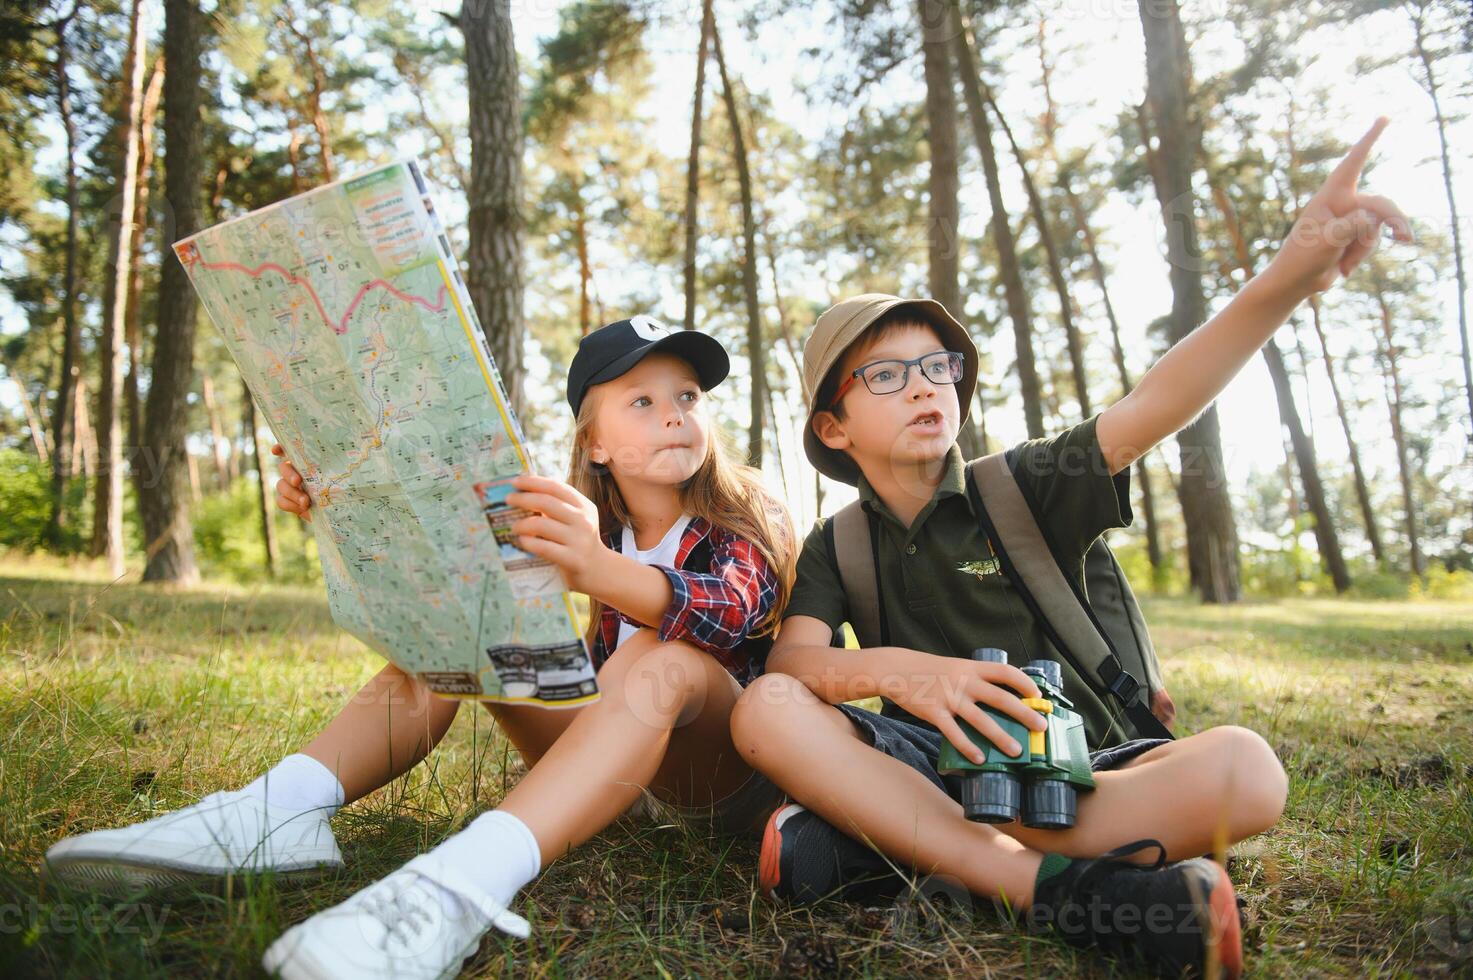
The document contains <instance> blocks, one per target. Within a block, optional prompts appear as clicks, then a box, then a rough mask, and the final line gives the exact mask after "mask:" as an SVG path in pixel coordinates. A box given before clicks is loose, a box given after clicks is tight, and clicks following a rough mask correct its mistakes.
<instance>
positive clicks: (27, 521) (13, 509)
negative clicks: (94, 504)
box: [0, 449, 86, 552]
mask: <svg viewBox="0 0 1473 980" xmlns="http://www.w3.org/2000/svg"><path fill="white" fill-rule="evenodd" d="M85 492H86V488H85V487H84V486H83V485H82V481H81V480H74V481H72V484H71V487H70V489H69V493H68V496H67V503H68V505H69V510H70V512H71V513H73V514H75V513H78V512H79V511H78V508H80V507H81V506H82V505H83V503H84V497H83V494H84V493H85ZM0 500H3V501H5V520H4V521H0V547H3V548H15V549H19V550H21V551H25V552H31V551H35V550H36V549H37V548H40V547H41V546H42V544H43V543H44V539H45V535H46V521H47V518H48V517H49V516H50V514H51V472H50V470H48V469H47V468H46V467H45V466H42V465H41V461H40V460H39V459H37V458H36V457H35V456H34V455H32V454H31V453H26V452H21V451H20V450H18V449H0ZM64 533H65V534H66V535H67V536H66V538H64V539H63V540H62V541H60V542H57V547H58V550H68V551H73V550H76V549H77V548H78V547H80V545H81V536H80V533H79V532H77V531H75V530H69V531H65V532H64Z"/></svg>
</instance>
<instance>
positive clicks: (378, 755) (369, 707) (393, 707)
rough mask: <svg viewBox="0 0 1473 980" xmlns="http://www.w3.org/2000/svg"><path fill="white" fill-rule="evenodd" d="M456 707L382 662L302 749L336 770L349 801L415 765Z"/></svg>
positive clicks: (445, 727)
mask: <svg viewBox="0 0 1473 980" xmlns="http://www.w3.org/2000/svg"><path fill="white" fill-rule="evenodd" d="M459 707H460V702H459V701H455V700H452V699H450V698H442V697H437V696H436V695H435V694H434V693H433V692H432V691H430V689H429V688H427V687H425V686H424V685H423V684H421V683H420V682H419V681H417V680H415V679H414V678H413V677H411V676H409V675H408V674H406V673H404V671H402V670H400V669H399V668H398V667H395V666H394V665H393V664H386V665H385V666H384V669H383V670H381V671H379V672H378V673H377V674H375V675H374V677H373V679H372V680H370V681H369V682H368V683H367V684H365V685H363V687H362V688H361V689H360V690H359V691H358V693H357V694H355V695H353V697H352V699H351V700H349V701H348V703H347V704H346V705H344V706H343V709H342V710H341V711H339V712H338V713H337V717H335V718H333V720H332V721H330V722H328V724H327V727H326V728H324V729H323V730H322V731H321V732H319V733H318V735H317V737H316V738H314V739H312V741H310V742H308V743H307V745H306V746H305V747H304V748H303V749H302V750H301V751H302V752H303V753H304V754H306V755H310V756H311V757H312V758H314V759H316V760H317V761H318V762H320V763H322V764H323V765H324V766H326V767H327V768H328V769H330V770H332V771H333V772H334V773H336V774H337V777H338V782H340V783H342V784H343V797H344V799H343V802H344V803H345V804H347V803H352V802H353V801H354V800H356V799H359V798H360V797H362V796H366V795H367V794H368V793H371V792H373V791H374V790H376V789H378V788H379V787H380V786H383V785H385V784H386V783H388V782H390V781H391V780H393V779H396V778H397V777H399V776H401V775H403V774H404V773H406V772H408V771H409V770H410V769H412V768H414V766H415V765H416V764H417V763H418V762H419V761H420V760H421V759H423V758H424V757H425V756H426V755H428V754H429V751H430V749H432V748H434V747H435V745H436V744H437V743H438V742H439V741H440V739H442V738H444V737H445V732H447V731H448V730H449V729H450V723H451V722H452V721H454V720H455V712H456V709H458V708H459Z"/></svg>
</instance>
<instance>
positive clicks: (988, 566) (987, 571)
mask: <svg viewBox="0 0 1473 980" xmlns="http://www.w3.org/2000/svg"><path fill="white" fill-rule="evenodd" d="M956 570H957V571H959V572H966V573H967V574H968V575H975V576H977V581H979V582H985V581H987V579H988V578H989V577H991V576H994V575H1001V574H1002V565H1001V563H999V562H998V560H997V556H996V555H988V556H987V557H986V558H983V559H981V560H979V561H964V562H960V563H958V564H957V566H956Z"/></svg>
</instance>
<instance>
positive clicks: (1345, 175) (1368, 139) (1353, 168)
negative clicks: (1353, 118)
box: [1325, 116, 1391, 192]
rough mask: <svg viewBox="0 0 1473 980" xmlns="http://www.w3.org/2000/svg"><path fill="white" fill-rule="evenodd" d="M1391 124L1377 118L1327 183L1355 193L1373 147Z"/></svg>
mask: <svg viewBox="0 0 1473 980" xmlns="http://www.w3.org/2000/svg"><path fill="white" fill-rule="evenodd" d="M1390 122H1391V120H1390V119H1388V118H1387V117H1386V116H1377V117H1376V121H1375V122H1373V123H1371V128H1370V129H1368V130H1366V134H1365V135H1364V136H1362V137H1361V138H1360V139H1359V140H1357V141H1356V144H1355V145H1354V146H1352V147H1351V148H1350V150H1349V152H1347V153H1346V154H1345V156H1344V157H1343V158H1342V159H1341V160H1340V162H1339V163H1338V164H1336V165H1335V169H1334V170H1333V171H1332V172H1331V173H1330V177H1329V179H1328V180H1326V181H1325V183H1327V184H1333V185H1335V186H1336V187H1337V188H1339V189H1343V190H1347V191H1351V192H1354V191H1355V189H1356V187H1357V186H1358V185H1359V184H1360V175H1361V171H1362V170H1364V169H1365V166H1366V160H1368V159H1369V158H1370V156H1371V147H1373V146H1375V145H1376V140H1378V139H1380V137H1381V131H1382V130H1384V129H1385V128H1386V126H1387V125H1388V124H1389V123H1390Z"/></svg>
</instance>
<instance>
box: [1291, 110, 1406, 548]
mask: <svg viewBox="0 0 1473 980" xmlns="http://www.w3.org/2000/svg"><path fill="white" fill-rule="evenodd" d="M1296 118H1297V112H1296V106H1295V103H1294V100H1293V99H1292V98H1291V99H1290V101H1289V108H1288V125H1287V127H1286V130H1285V137H1286V140H1287V144H1288V145H1287V150H1288V191H1289V199H1288V201H1287V203H1289V204H1290V205H1291V207H1292V210H1293V214H1292V215H1289V220H1290V222H1291V224H1292V221H1293V220H1294V219H1296V218H1297V217H1298V216H1299V206H1300V201H1299V195H1300V190H1301V188H1300V168H1299V152H1300V150H1299V142H1298V136H1297V125H1296ZM1309 190H1310V191H1313V188H1309ZM1309 314H1310V324H1311V325H1312V326H1313V327H1314V333H1315V337H1316V338H1317V339H1318V340H1319V345H1320V355H1321V358H1322V360H1323V361H1324V365H1325V377H1326V378H1327V379H1328V380H1329V382H1330V395H1331V396H1332V397H1333V398H1334V401H1335V414H1336V416H1337V417H1338V418H1339V419H1340V430H1341V433H1342V434H1343V435H1344V436H1345V448H1346V454H1347V455H1348V456H1349V457H1350V471H1351V476H1352V481H1353V483H1354V486H1355V499H1356V503H1357V504H1358V505H1359V507H1360V515H1361V523H1362V524H1363V525H1364V526H1365V529H1366V541H1367V543H1369V544H1370V546H1371V557H1372V558H1374V559H1375V561H1376V564H1377V565H1384V564H1385V562H1386V553H1385V550H1384V549H1383V548H1382V545H1381V529H1380V527H1379V521H1378V520H1377V519H1376V509H1375V508H1374V507H1373V506H1372V505H1371V491H1370V486H1369V484H1368V483H1367V481H1366V474H1365V468H1364V467H1363V466H1362V465H1361V454H1360V446H1359V444H1358V443H1357V441H1356V438H1355V431H1354V427H1353V426H1351V424H1350V413H1349V411H1348V410H1347V409H1346V405H1345V398H1344V396H1343V395H1342V394H1341V392H1340V378H1339V376H1338V372H1337V371H1336V369H1335V359H1334V357H1332V356H1331V354H1330V344H1329V341H1328V340H1326V338H1325V328H1324V323H1323V319H1324V307H1323V304H1321V303H1320V297H1319V294H1318V293H1315V294H1313V295H1311V296H1310V297H1309ZM1306 373H1308V370H1307V368H1306Z"/></svg>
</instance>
